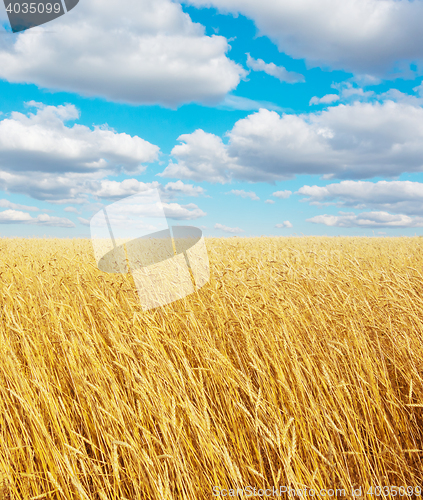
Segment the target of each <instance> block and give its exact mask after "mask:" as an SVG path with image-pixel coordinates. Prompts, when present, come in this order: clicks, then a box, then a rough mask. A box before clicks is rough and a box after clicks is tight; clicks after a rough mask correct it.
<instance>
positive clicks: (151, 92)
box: [0, 0, 423, 237]
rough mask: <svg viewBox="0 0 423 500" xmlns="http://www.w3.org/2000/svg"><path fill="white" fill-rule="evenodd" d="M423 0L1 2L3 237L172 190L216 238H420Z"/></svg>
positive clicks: (182, 209) (176, 201)
mask: <svg viewBox="0 0 423 500" xmlns="http://www.w3.org/2000/svg"><path fill="white" fill-rule="evenodd" d="M422 14H423V1H422V0H414V1H408V0H343V2H339V0H324V1H321V2H316V1H314V0H301V1H300V0H260V1H258V0H249V1H245V0H211V1H207V2H206V1H204V0H190V1H188V2H185V3H182V4H181V3H178V2H172V1H171V0H119V1H117V0H80V3H79V4H78V6H77V7H76V8H74V9H73V10H72V11H71V12H69V13H68V14H66V15H65V16H63V17H60V18H58V19H56V20H54V21H52V22H50V23H48V24H46V25H43V26H40V27H37V28H33V29H30V30H27V31H25V32H22V33H18V34H13V33H11V30H10V26H9V24H8V20H7V15H6V12H5V9H4V7H3V5H1V7H0V24H1V28H0V236H44V235H46V236H58V237H89V236H90V228H89V220H90V219H91V217H92V216H93V215H94V214H95V213H96V212H98V210H100V209H101V208H102V207H103V206H105V205H108V204H110V203H113V202H114V201H117V200H119V199H122V198H125V197H127V196H130V195H133V194H138V193H141V192H143V191H144V190H146V189H148V188H150V187H156V188H157V189H159V191H160V194H161V197H162V200H163V202H164V203H165V208H166V207H168V214H170V215H172V218H170V219H169V222H170V223H171V224H187V225H195V226H197V227H201V228H203V230H204V233H205V235H206V236H260V235H278V236H288V235H294V234H296V235H301V234H304V235H360V236H361V235H364V236H372V235H375V236H381V235H383V236H399V235H407V236H408V235H414V234H423V230H422V227H423V176H422V171H423V109H422V105H423V84H422V79H423V78H422V77H423V64H422V62H423V33H422V30H421V27H420V19H421V18H422Z"/></svg>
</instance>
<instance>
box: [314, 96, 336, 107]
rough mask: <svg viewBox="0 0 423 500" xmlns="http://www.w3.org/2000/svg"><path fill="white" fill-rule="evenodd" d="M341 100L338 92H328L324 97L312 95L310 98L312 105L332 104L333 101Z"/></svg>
mask: <svg viewBox="0 0 423 500" xmlns="http://www.w3.org/2000/svg"><path fill="white" fill-rule="evenodd" d="M335 101H339V95H338V94H326V95H324V96H323V97H312V98H311V99H310V103H309V104H310V106H311V105H313V104H331V103H332V102H335Z"/></svg>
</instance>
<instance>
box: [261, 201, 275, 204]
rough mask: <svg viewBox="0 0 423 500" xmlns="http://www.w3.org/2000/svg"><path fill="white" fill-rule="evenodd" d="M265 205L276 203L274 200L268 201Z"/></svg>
mask: <svg viewBox="0 0 423 500" xmlns="http://www.w3.org/2000/svg"><path fill="white" fill-rule="evenodd" d="M264 203H267V204H268V205H273V204H274V203H275V202H274V200H266V201H265V202H264Z"/></svg>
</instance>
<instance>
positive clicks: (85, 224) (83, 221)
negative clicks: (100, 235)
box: [78, 217, 90, 226]
mask: <svg viewBox="0 0 423 500" xmlns="http://www.w3.org/2000/svg"><path fill="white" fill-rule="evenodd" d="M78 220H79V222H80V223H81V224H82V225H83V226H89V225H90V221H89V220H88V219H84V218H83V217H78Z"/></svg>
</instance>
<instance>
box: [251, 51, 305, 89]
mask: <svg viewBox="0 0 423 500" xmlns="http://www.w3.org/2000/svg"><path fill="white" fill-rule="evenodd" d="M247 66H248V67H249V68H250V69H252V70H253V71H264V72H265V73H266V74H268V75H270V76H274V77H275V78H277V79H278V80H279V81H280V82H286V83H298V82H305V78H304V75H301V74H300V73H295V72H294V71H287V70H286V69H285V68H284V67H283V66H276V64H275V63H265V62H264V61H263V59H254V58H252V57H251V56H250V54H247Z"/></svg>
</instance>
